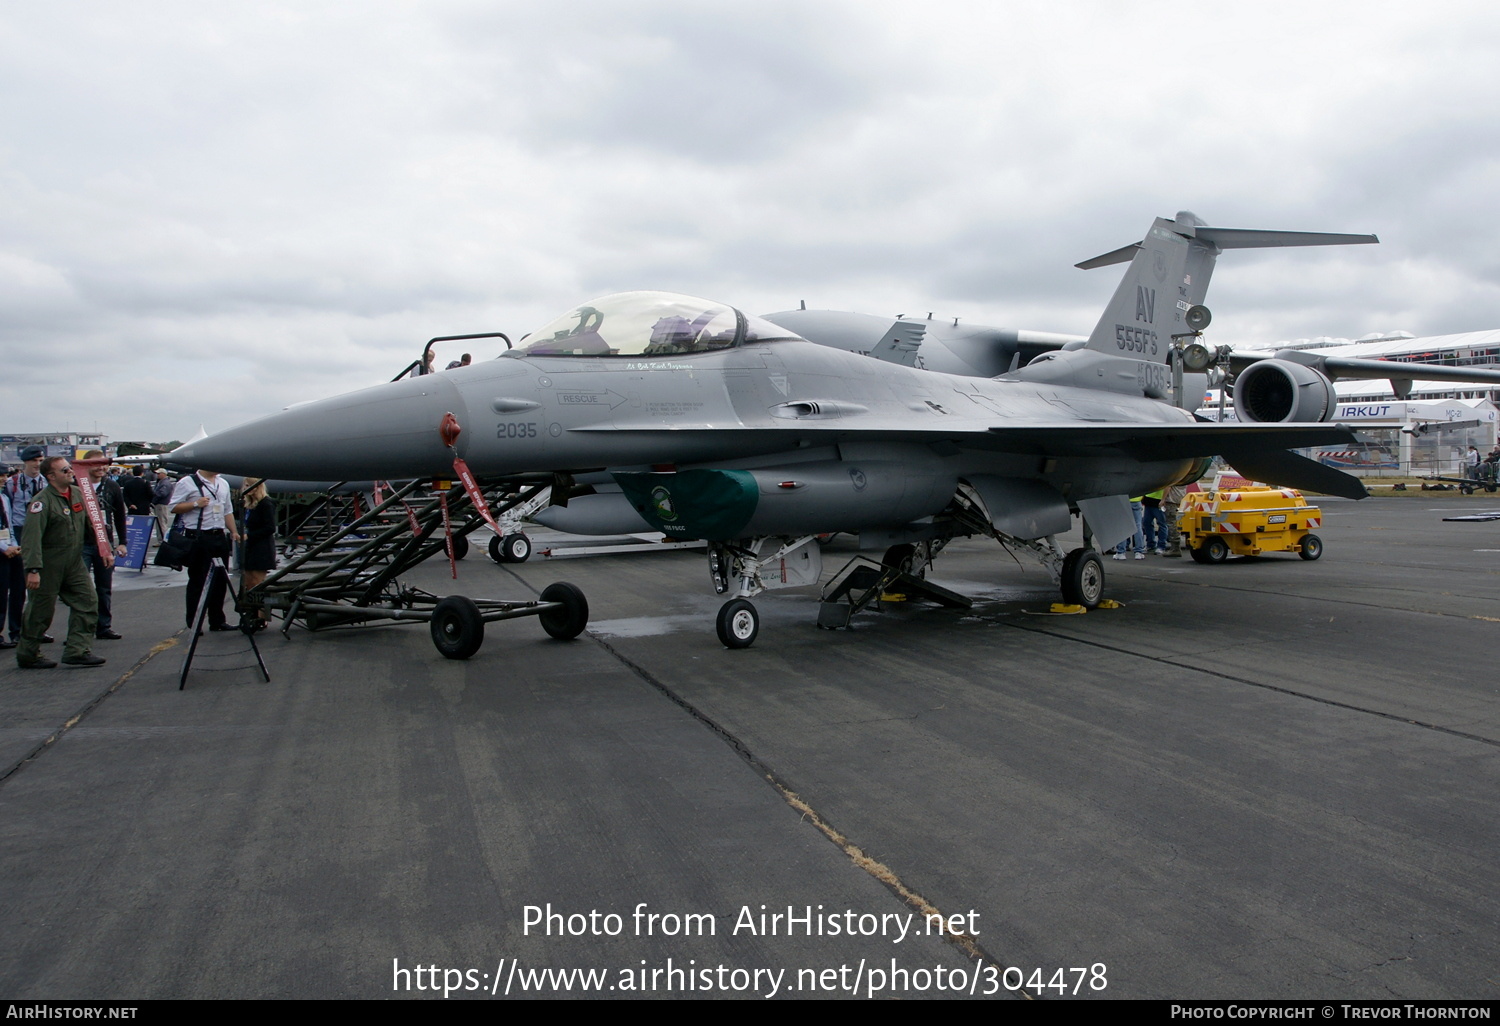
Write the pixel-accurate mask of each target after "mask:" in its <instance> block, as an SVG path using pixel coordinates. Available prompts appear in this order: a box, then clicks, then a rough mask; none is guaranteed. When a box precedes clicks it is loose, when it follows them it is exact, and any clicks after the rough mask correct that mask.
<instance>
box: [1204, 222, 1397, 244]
mask: <svg viewBox="0 0 1500 1026" xmlns="http://www.w3.org/2000/svg"><path fill="white" fill-rule="evenodd" d="M1196 235H1197V237H1198V238H1200V239H1206V240H1208V241H1209V242H1212V243H1213V244H1214V245H1215V246H1218V247H1219V248H1220V249H1274V248H1276V247H1278V246H1367V245H1370V244H1372V243H1377V242H1379V241H1380V239H1379V238H1377V237H1376V236H1374V235H1346V234H1341V233H1337V232H1277V231H1263V230H1261V229H1258V228H1207V227H1203V228H1198V229H1197V230H1196Z"/></svg>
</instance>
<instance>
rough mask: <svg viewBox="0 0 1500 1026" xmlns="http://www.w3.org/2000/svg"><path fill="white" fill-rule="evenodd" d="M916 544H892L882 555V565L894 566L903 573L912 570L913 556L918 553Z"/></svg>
mask: <svg viewBox="0 0 1500 1026" xmlns="http://www.w3.org/2000/svg"><path fill="white" fill-rule="evenodd" d="M916 551H917V547H916V546H915V545H892V546H891V547H890V548H888V549H886V550H885V555H883V556H881V557H880V565H881V566H888V567H892V568H894V569H896V570H900V571H901V572H902V573H910V572H911V560H912V556H914V555H915V554H916Z"/></svg>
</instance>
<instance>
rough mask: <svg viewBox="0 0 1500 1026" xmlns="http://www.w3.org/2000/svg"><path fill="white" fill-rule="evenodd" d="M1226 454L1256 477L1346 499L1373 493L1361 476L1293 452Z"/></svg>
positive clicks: (1246, 473)
mask: <svg viewBox="0 0 1500 1026" xmlns="http://www.w3.org/2000/svg"><path fill="white" fill-rule="evenodd" d="M1224 458H1225V459H1226V460H1228V461H1229V464H1230V466H1232V467H1234V469H1235V470H1237V471H1239V472H1240V474H1242V475H1244V476H1245V477H1248V478H1251V479H1252V480H1255V481H1264V482H1266V483H1267V484H1273V485H1280V486H1282V487H1284V488H1300V489H1302V490H1303V491H1309V492H1322V493H1323V494H1325V495H1337V496H1340V497H1342V498H1345V499H1364V498H1368V497H1369V495H1370V493H1369V492H1367V491H1366V490H1365V486H1364V485H1363V484H1361V483H1360V480H1359V478H1357V477H1354V476H1352V475H1350V474H1346V473H1344V472H1343V471H1342V470H1335V469H1333V468H1332V467H1326V466H1324V465H1323V464H1321V463H1318V462H1316V461H1315V460H1310V459H1308V458H1307V457H1306V456H1299V455H1297V454H1296V453H1294V452H1285V451H1277V450H1274V449H1258V450H1247V451H1245V452H1226V453H1224Z"/></svg>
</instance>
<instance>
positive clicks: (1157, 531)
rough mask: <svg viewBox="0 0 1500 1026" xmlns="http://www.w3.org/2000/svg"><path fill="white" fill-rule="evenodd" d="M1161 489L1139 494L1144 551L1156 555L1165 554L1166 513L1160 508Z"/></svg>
mask: <svg viewBox="0 0 1500 1026" xmlns="http://www.w3.org/2000/svg"><path fill="white" fill-rule="evenodd" d="M1161 496H1162V489H1160V488H1158V489H1157V490H1156V491H1154V492H1147V493H1146V494H1145V495H1143V496H1141V507H1142V513H1143V524H1144V526H1145V530H1146V551H1147V552H1154V553H1155V554H1156V555H1158V556H1165V555H1166V554H1167V515H1166V513H1164V512H1163V511H1162V508H1161Z"/></svg>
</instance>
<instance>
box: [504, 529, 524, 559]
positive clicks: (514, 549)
mask: <svg viewBox="0 0 1500 1026" xmlns="http://www.w3.org/2000/svg"><path fill="white" fill-rule="evenodd" d="M500 550H501V551H500V555H501V557H502V558H503V559H504V560H505V561H506V562H507V563H524V562H526V561H527V560H528V559H530V558H531V539H530V538H528V537H526V536H525V535H524V534H513V535H511V536H510V537H508V538H506V539H505V540H504V541H502V542H501V543H500Z"/></svg>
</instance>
